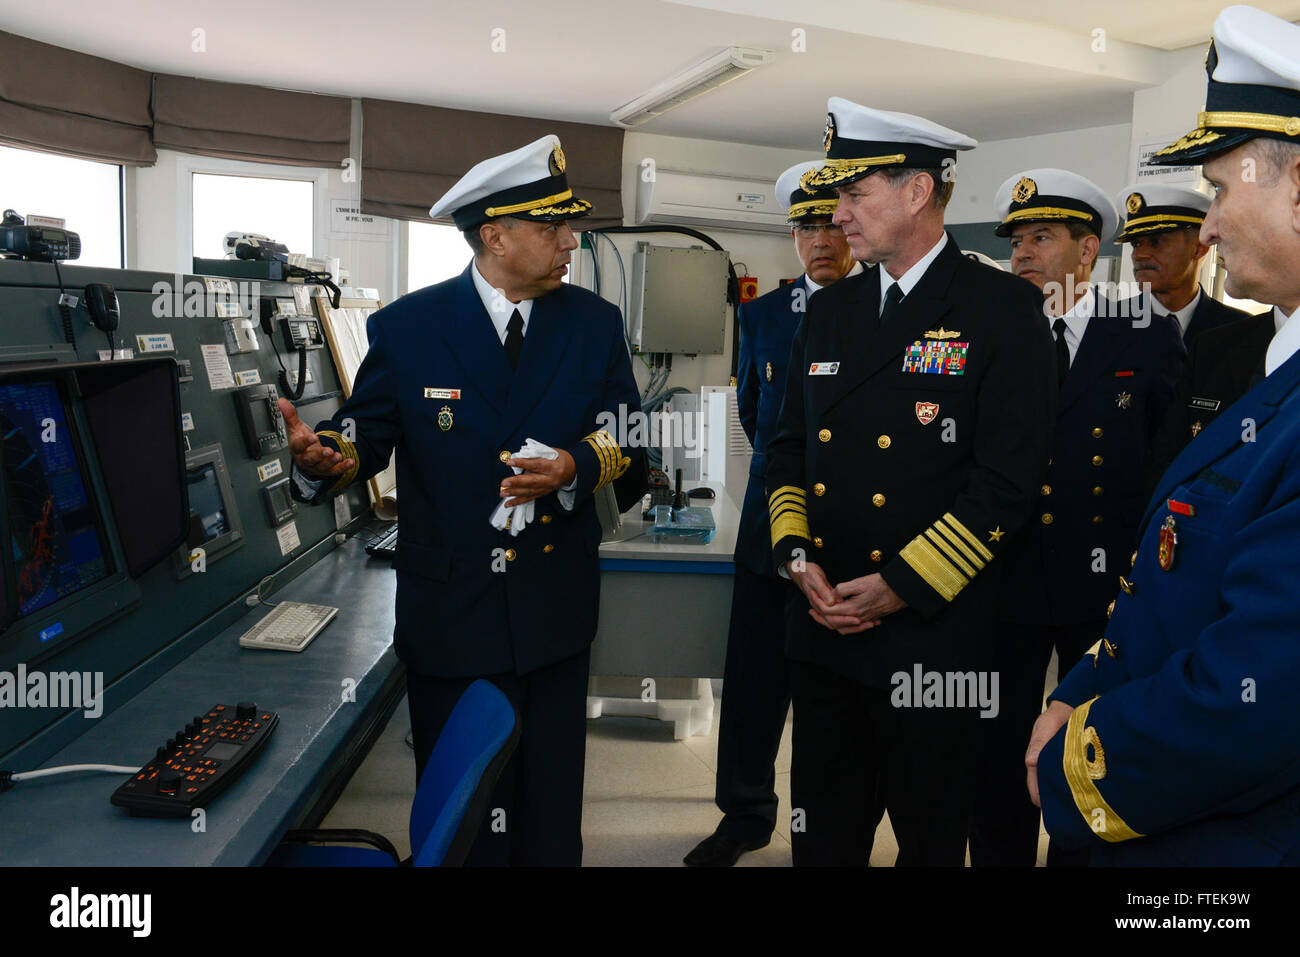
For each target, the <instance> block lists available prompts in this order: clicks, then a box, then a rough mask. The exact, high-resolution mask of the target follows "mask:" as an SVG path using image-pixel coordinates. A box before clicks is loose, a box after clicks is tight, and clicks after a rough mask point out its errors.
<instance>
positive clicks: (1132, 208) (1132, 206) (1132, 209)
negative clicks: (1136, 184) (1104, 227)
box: [1124, 193, 1146, 216]
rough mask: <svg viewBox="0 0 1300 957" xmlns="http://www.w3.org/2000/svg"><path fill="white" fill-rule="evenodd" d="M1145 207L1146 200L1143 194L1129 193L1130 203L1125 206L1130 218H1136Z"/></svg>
mask: <svg viewBox="0 0 1300 957" xmlns="http://www.w3.org/2000/svg"><path fill="white" fill-rule="evenodd" d="M1145 205H1146V200H1144V199H1143V198H1142V194H1141V193H1129V194H1128V202H1126V203H1125V204H1124V208H1125V209H1127V210H1128V214H1129V215H1130V216H1136V215H1137V214H1138V213H1140V212H1142V207H1143V206H1145Z"/></svg>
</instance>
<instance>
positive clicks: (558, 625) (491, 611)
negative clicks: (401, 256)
mask: <svg viewBox="0 0 1300 957" xmlns="http://www.w3.org/2000/svg"><path fill="white" fill-rule="evenodd" d="M565 165H566V163H565V158H564V152H563V150H562V149H561V147H560V141H559V140H558V139H557V138H556V137H554V136H544V137H542V138H541V139H539V140H537V141H535V142H533V143H530V144H528V145H527V146H523V147H521V148H519V149H517V150H515V151H513V152H511V153H507V154H505V155H503V156H494V157H492V158H491V159H487V160H484V161H483V162H481V163H479V164H478V165H477V166H475V167H474V168H473V169H471V170H470V171H469V172H468V173H466V174H465V175H464V177H462V178H461V180H460V181H459V182H458V183H456V185H455V186H453V187H452V188H451V189H450V190H449V191H448V192H447V194H446V195H445V196H443V197H442V199H440V200H438V202H437V203H435V204H434V206H433V208H432V209H431V210H430V211H429V213H430V215H431V216H432V217H433V218H434V219H441V218H445V217H450V218H451V219H452V220H453V221H454V222H455V223H456V225H457V226H458V227H459V228H460V229H462V230H463V231H464V232H465V236H466V239H467V240H468V242H469V244H470V246H471V248H472V249H473V252H474V258H473V261H472V262H471V263H470V264H469V265H468V266H467V267H466V269H465V271H464V272H463V273H461V275H460V276H458V277H456V278H455V279H449V280H447V281H446V282H442V283H438V284H437V285H435V286H429V287H427V288H425V289H420V290H418V291H416V292H413V293H410V294H409V295H406V296H403V297H402V298H400V299H398V300H397V301H396V302H394V303H392V304H391V305H389V306H386V307H385V308H383V309H381V310H380V311H379V312H377V313H375V315H374V316H372V317H371V318H370V320H369V322H368V324H367V332H368V334H369V338H370V349H369V352H368V353H367V354H366V357H365V360H364V361H363V362H362V364H361V368H360V369H359V370H358V372H357V379H356V386H355V388H354V390H353V393H352V396H351V397H350V398H349V399H348V401H347V402H346V403H344V404H343V407H342V408H340V409H339V411H338V412H337V413H336V414H335V415H334V416H333V417H332V418H331V419H328V420H326V421H325V422H321V423H318V424H317V425H316V427H315V429H311V428H309V427H308V426H306V425H305V424H304V423H302V422H301V421H300V420H299V419H298V417H297V415H296V414H295V412H294V409H293V406H292V405H290V404H289V403H288V402H286V401H284V400H281V410H282V411H283V412H284V415H285V419H286V423H287V424H288V426H289V429H290V440H289V444H290V450H291V451H292V453H293V457H294V463H295V472H296V473H305V476H306V477H307V478H308V479H313V480H314V481H306V480H305V479H304V476H303V474H298V475H296V476H295V482H296V485H297V492H298V494H299V495H300V497H302V498H304V499H307V500H310V501H311V502H313V503H315V502H320V501H325V500H328V499H329V497H330V496H332V495H336V494H338V493H339V492H340V491H342V490H343V489H344V488H346V487H347V486H348V485H349V484H351V483H352V482H357V481H365V480H366V479H367V478H368V477H369V476H371V475H373V474H375V473H376V472H378V471H379V470H381V469H383V468H384V467H386V466H387V464H388V461H389V456H390V455H391V454H392V453H393V451H394V450H395V451H396V454H397V481H398V486H399V487H400V488H401V496H402V521H401V531H400V533H399V538H398V543H397V554H396V556H395V557H394V559H393V567H394V568H395V569H396V571H397V609H396V628H395V630H394V633H393V639H394V644H395V647H396V651H397V655H398V657H399V658H400V659H401V660H402V661H403V662H404V663H405V664H406V667H407V699H408V702H409V704H410V709H411V727H412V730H413V731H414V742H415V752H416V775H417V779H418V778H419V777H420V776H422V774H423V772H424V768H425V765H426V763H427V762H428V760H429V757H430V754H431V753H432V751H433V747H434V744H435V742H436V741H437V740H438V735H439V732H440V731H441V730H442V726H443V724H444V723H445V722H446V720H447V717H448V715H449V714H450V713H451V710H452V708H453V707H454V706H455V704H456V702H457V700H459V698H460V695H461V693H462V692H463V691H464V690H465V688H466V687H467V686H468V685H469V684H470V683H471V682H472V681H474V680H475V679H476V678H485V679H487V680H488V681H491V682H492V683H493V684H495V685H497V686H498V687H499V688H500V689H501V690H502V691H503V692H504V693H505V694H506V696H507V697H509V699H510V700H511V702H512V703H513V705H514V708H515V711H516V713H517V715H518V718H519V722H518V726H519V728H520V729H521V735H520V737H519V743H518V748H517V750H516V751H515V752H514V754H513V756H512V757H510V758H509V761H508V762H506V763H505V764H504V766H503V767H502V766H499V765H498V764H496V763H494V765H492V766H491V768H490V770H492V771H493V772H494V773H495V772H498V771H499V773H500V777H499V779H498V780H497V782H496V785H495V787H494V788H493V789H492V790H491V792H490V793H484V794H482V795H479V796H478V797H477V798H476V799H475V801H474V802H473V803H472V805H471V809H472V810H473V811H474V812H475V813H477V814H479V815H480V816H481V819H482V824H481V826H479V827H478V829H477V837H476V839H475V840H474V842H473V846H472V847H470V848H469V849H468V857H467V858H466V862H467V863H471V864H545V865H577V864H579V863H581V860H582V835H581V823H582V780H583V762H584V750H585V741H586V690H587V670H588V668H587V665H588V659H589V646H590V645H591V642H592V640H593V638H594V637H595V633H596V619H597V608H598V602H599V591H600V587H599V586H600V571H599V566H598V563H597V556H596V549H597V546H598V544H599V542H600V524H599V520H598V519H597V516H596V509H595V505H594V499H593V497H592V493H593V492H594V491H595V490H597V489H600V488H602V487H604V486H606V485H609V484H611V483H613V484H614V487H615V491H616V494H617V495H618V497H619V501H620V505H622V506H623V507H627V506H630V505H631V504H632V503H633V502H634V501H635V500H636V499H637V498H639V497H640V495H641V492H642V489H643V487H644V476H645V471H644V450H643V449H634V448H622V447H620V445H619V441H620V439H619V437H615V436H611V435H610V434H609V433H607V432H605V431H603V430H600V429H598V428H597V427H596V423H597V421H598V418H599V417H600V416H601V415H602V414H606V413H608V414H611V415H612V416H613V418H614V420H616V421H626V420H627V419H628V418H629V417H631V416H632V415H633V414H635V413H638V412H639V411H640V403H639V401H638V394H637V388H636V382H635V380H634V379H633V377H632V367H631V362H630V360H629V358H628V354H627V347H626V345H625V344H624V339H623V323H622V320H621V318H620V316H619V314H618V310H617V309H615V308H614V307H613V306H612V305H610V304H609V303H607V302H606V301H604V300H603V299H601V298H600V297H598V296H596V295H594V294H593V293H591V292H588V291H587V290H585V289H581V288H578V287H575V286H571V285H568V284H565V283H564V282H563V281H562V280H563V277H564V274H565V272H566V271H567V268H568V265H567V264H568V262H569V256H570V253H571V252H572V250H573V249H574V248H575V247H576V246H577V241H576V239H575V238H574V235H573V231H572V229H570V227H569V221H570V220H574V219H578V218H580V217H581V216H583V215H585V214H586V213H587V211H588V210H589V209H590V208H591V204H590V203H588V202H587V201H586V200H583V199H581V198H579V197H576V196H574V195H573V191H572V189H570V187H569V185H568V181H567V179H566V176H565ZM528 440H533V441H532V442H531V443H529V441H528ZM522 447H527V448H528V449H529V450H530V453H534V454H530V455H529V457H521V456H519V455H517V454H516V452H517V450H520V449H521V448H522ZM503 502H504V503H505V504H506V505H507V506H509V507H512V508H513V511H512V512H511V513H510V514H509V515H508V516H506V517H507V518H508V521H507V520H500V521H494V519H496V518H497V517H498V516H499V515H504V514H505V513H503V512H499V511H498V506H499V505H501V503H503ZM461 850H462V851H463V850H464V848H461Z"/></svg>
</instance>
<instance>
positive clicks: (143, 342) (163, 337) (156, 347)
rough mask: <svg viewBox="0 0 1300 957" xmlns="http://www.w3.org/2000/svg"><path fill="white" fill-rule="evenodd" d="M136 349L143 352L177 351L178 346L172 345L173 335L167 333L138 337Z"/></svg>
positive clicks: (136, 338)
mask: <svg viewBox="0 0 1300 957" xmlns="http://www.w3.org/2000/svg"><path fill="white" fill-rule="evenodd" d="M135 347H136V348H137V349H139V350H140V351H141V352H175V351H176V346H175V345H174V344H173V343H172V337H171V335H170V334H169V333H166V332H156V333H150V334H149V335H145V336H136V337H135Z"/></svg>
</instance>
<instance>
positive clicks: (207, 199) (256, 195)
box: [191, 170, 316, 259]
mask: <svg viewBox="0 0 1300 957" xmlns="http://www.w3.org/2000/svg"><path fill="white" fill-rule="evenodd" d="M191 175H192V177H193V181H192V196H193V199H192V210H191V213H192V216H193V219H192V220H191V222H192V224H193V234H192V235H193V247H194V250H193V254H194V255H195V256H202V257H204V258H206V259H221V258H222V257H224V256H225V249H224V248H223V246H222V240H223V239H224V238H225V235H226V233H229V232H244V233H260V234H261V235H263V236H267V237H269V238H270V239H273V240H274V241H275V242H277V243H283V244H284V245H285V246H287V247H288V248H289V251H290V252H293V253H303V254H304V255H307V256H314V255H315V211H316V180H315V179H314V178H303V179H290V178H282V177H263V176H242V175H236V174H233V173H209V172H199V171H198V170H195V171H194V172H193V173H192V174H191Z"/></svg>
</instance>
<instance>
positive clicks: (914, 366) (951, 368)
mask: <svg viewBox="0 0 1300 957" xmlns="http://www.w3.org/2000/svg"><path fill="white" fill-rule="evenodd" d="M969 350H970V343H969V342H922V341H921V340H920V339H918V340H916V342H914V343H912V344H911V345H910V346H908V347H907V352H906V353H905V354H904V355H903V370H902V371H904V372H923V373H924V372H928V373H932V374H934V375H965V374H966V353H967V352H968V351H969Z"/></svg>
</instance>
